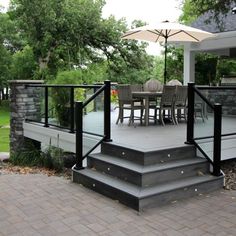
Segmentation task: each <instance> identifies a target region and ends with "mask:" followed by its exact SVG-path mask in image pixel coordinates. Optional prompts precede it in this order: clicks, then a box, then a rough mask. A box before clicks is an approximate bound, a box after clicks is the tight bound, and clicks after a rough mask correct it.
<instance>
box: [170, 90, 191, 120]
mask: <svg viewBox="0 0 236 236" xmlns="http://www.w3.org/2000/svg"><path fill="white" fill-rule="evenodd" d="M187 98H188V87H187V86H176V92H175V99H174V102H173V111H172V112H173V116H174V119H175V123H176V124H178V122H179V120H180V119H181V118H182V117H183V118H184V119H185V121H187ZM182 111H183V114H182Z"/></svg>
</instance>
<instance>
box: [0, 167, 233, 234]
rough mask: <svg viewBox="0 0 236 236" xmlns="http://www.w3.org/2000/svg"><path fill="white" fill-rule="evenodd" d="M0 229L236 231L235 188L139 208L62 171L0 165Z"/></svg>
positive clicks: (29, 231)
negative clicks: (17, 170)
mask: <svg viewBox="0 0 236 236" xmlns="http://www.w3.org/2000/svg"><path fill="white" fill-rule="evenodd" d="M0 171H1V170H0ZM0 235H1V236H2V235H4V236H5V235H7V236H9V235H34V236H39V235H50V236H52V235H57V236H60V235H66V236H70V235H86V236H89V235H112V236H121V235H135V236H138V235H142V236H143V235H147V236H149V235H171V236H178V235H181V236H182V235H191V236H194V235H197V236H200V235H204V236H207V235H221V236H223V235H227V236H230V235H236V191H225V190H221V191H217V192H214V193H212V194H209V195H201V196H198V197H196V198H192V199H188V200H184V201H181V202H176V203H172V204H170V205H167V206H162V207H157V208H155V209H149V210H147V211H145V212H142V213H137V212H136V211H134V210H132V209H129V208H127V207H125V206H123V205H121V204H119V203H118V202H116V201H113V200H111V199H109V198H106V197H104V196H102V195H99V194H98V193H95V192H93V191H91V190H88V189H86V188H84V187H82V186H80V185H77V184H74V183H72V182H71V181H70V180H67V179H65V178H63V177H57V176H52V177H48V176H46V175H42V174H28V175H20V174H6V173H4V172H3V171H2V174H0Z"/></svg>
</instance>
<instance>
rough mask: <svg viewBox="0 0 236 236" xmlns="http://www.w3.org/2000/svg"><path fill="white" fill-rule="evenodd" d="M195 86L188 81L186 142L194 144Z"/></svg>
mask: <svg viewBox="0 0 236 236" xmlns="http://www.w3.org/2000/svg"><path fill="white" fill-rule="evenodd" d="M194 86H195V83H193V82H191V83H188V120H187V140H186V142H185V143H186V144H193V131H194Z"/></svg>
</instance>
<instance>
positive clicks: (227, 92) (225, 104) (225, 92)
mask: <svg viewBox="0 0 236 236" xmlns="http://www.w3.org/2000/svg"><path fill="white" fill-rule="evenodd" d="M209 99H210V100H211V102H212V103H220V104H221V105H222V135H224V134H230V133H236V89H228V88H227V89H224V87H221V88H219V89H217V87H216V88H214V90H210V91H209Z"/></svg>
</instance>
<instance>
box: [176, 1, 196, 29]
mask: <svg viewBox="0 0 236 236" xmlns="http://www.w3.org/2000/svg"><path fill="white" fill-rule="evenodd" d="M196 7H197V5H196V4H193V3H192V2H191V0H184V2H183V3H182V14H181V15H180V17H179V21H180V22H182V23H183V24H186V25H190V24H191V23H192V22H193V21H194V20H196V19H197V17H198V15H197V12H196V10H195V9H196Z"/></svg>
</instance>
